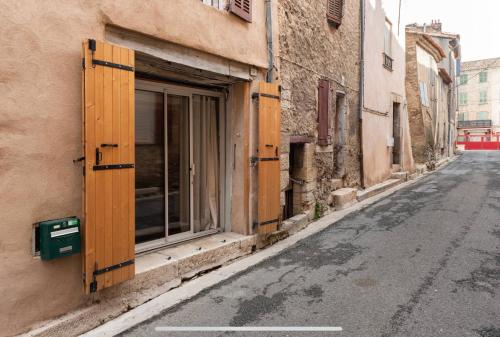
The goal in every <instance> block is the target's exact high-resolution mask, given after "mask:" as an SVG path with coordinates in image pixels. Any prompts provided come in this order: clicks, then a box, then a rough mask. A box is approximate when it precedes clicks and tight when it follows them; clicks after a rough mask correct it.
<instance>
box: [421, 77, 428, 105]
mask: <svg viewBox="0 0 500 337" xmlns="http://www.w3.org/2000/svg"><path fill="white" fill-rule="evenodd" d="M419 89H420V102H421V103H422V105H423V106H427V107H428V106H430V102H429V95H428V93H427V83H425V82H420V85H419Z"/></svg>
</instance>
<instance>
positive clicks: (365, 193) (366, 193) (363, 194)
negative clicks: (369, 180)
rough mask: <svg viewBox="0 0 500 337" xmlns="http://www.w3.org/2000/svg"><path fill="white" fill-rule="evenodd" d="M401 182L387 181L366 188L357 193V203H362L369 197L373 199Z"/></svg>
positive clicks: (398, 180) (397, 180) (396, 180)
mask: <svg viewBox="0 0 500 337" xmlns="http://www.w3.org/2000/svg"><path fill="white" fill-rule="evenodd" d="M402 182H403V180H401V179H388V180H386V181H384V182H383V183H380V184H377V185H373V186H371V187H368V188H366V189H364V190H362V191H359V192H358V195H357V197H358V201H363V200H365V199H368V198H370V197H373V196H374V195H376V194H379V193H382V192H384V191H386V190H388V189H390V188H392V187H394V186H396V185H399V184H401V183H402Z"/></svg>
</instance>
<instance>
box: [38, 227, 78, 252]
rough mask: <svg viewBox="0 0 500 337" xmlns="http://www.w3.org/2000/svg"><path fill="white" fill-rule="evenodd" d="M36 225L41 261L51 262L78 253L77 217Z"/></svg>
mask: <svg viewBox="0 0 500 337" xmlns="http://www.w3.org/2000/svg"><path fill="white" fill-rule="evenodd" d="M38 225H39V231H40V234H39V236H38V238H39V240H40V241H39V245H40V246H39V247H40V255H41V257H42V260H52V259H56V258H59V257H63V256H69V255H73V254H76V253H79V252H80V248H81V235H80V219H78V218H77V217H70V218H63V219H55V220H48V221H42V222H40V223H39V224H38Z"/></svg>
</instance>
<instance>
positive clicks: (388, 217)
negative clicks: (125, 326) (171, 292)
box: [123, 152, 500, 337]
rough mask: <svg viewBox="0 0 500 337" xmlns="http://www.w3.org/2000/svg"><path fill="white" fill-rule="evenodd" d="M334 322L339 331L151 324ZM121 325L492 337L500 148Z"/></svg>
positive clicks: (136, 331)
mask: <svg viewBox="0 0 500 337" xmlns="http://www.w3.org/2000/svg"><path fill="white" fill-rule="evenodd" d="M158 326H191V327H192V326H239V327H240V326H335V327H342V328H343V331H342V332H301V333H293V332H288V333H285V332H265V333H263V332H259V333H256V332H225V333H224V332H223V333H220V332H218V333H214V332H202V333H192V332H190V333H188V332H176V333H171V332H169V333H167V332H156V331H155V327H158ZM123 335H124V336H204V337H208V336H363V337H364V336H369V337H371V336H383V337H393V336H405V337H427V336H450V337H451V336H453V337H466V336H480V337H500V152H469V153H466V154H463V155H462V156H461V157H460V158H459V159H458V160H456V161H454V162H453V163H451V164H449V165H448V166H447V167H445V168H443V169H441V170H440V171H438V172H436V173H434V174H432V175H429V176H427V177H425V178H424V179H422V180H420V181H419V182H417V183H416V184H414V185H411V186H409V187H406V188H404V189H401V190H400V191H398V192H397V193H395V194H393V195H392V196H390V197H388V198H386V199H383V200H381V201H379V202H377V203H375V204H373V205H371V206H369V207H367V208H365V209H364V210H362V211H359V212H355V213H353V214H351V215H349V216H347V217H346V218H344V219H343V220H341V221H340V222H338V223H336V224H335V225H332V226H330V227H328V228H327V229H326V230H324V231H322V232H320V233H318V234H316V235H313V236H311V237H309V238H307V239H304V240H303V241H300V242H299V243H297V244H296V245H294V246H292V247H291V248H289V249H287V250H285V251H284V252H282V253H281V254H279V255H277V256H275V257H272V258H270V259H269V260H266V261H264V262H263V263H260V264H258V265H256V266H255V267H253V268H251V269H249V270H247V271H245V272H243V273H241V274H239V275H236V276H235V277H233V278H231V279H229V280H227V281H225V282H223V283H221V284H219V285H217V286H215V287H213V288H210V289H208V290H206V291H203V292H202V293H201V294H199V295H198V296H196V297H194V298H193V299H191V300H189V301H186V302H185V303H182V304H180V305H178V306H176V307H174V308H172V309H169V310H168V311H166V312H164V313H162V314H160V315H159V316H156V317H153V318H151V319H150V320H149V321H147V322H145V323H143V324H141V325H139V326H137V327H135V328H133V329H131V330H129V331H127V332H125V333H124V334H123Z"/></svg>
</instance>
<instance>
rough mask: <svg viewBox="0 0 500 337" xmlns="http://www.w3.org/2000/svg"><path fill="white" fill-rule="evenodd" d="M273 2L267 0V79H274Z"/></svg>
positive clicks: (270, 80)
mask: <svg viewBox="0 0 500 337" xmlns="http://www.w3.org/2000/svg"><path fill="white" fill-rule="evenodd" d="M272 11H273V4H272V0H266V30H267V53H268V57H269V65H268V68H267V75H266V81H267V82H268V83H271V82H272V81H273V70H274V53H273V12H272Z"/></svg>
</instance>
